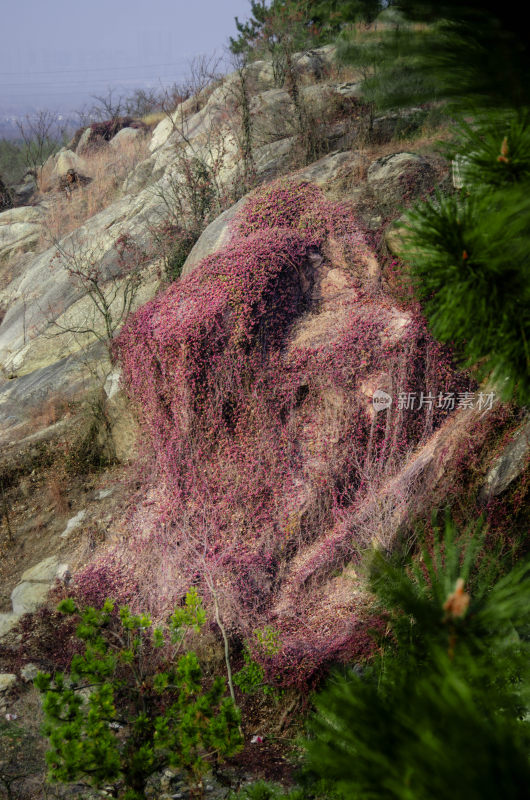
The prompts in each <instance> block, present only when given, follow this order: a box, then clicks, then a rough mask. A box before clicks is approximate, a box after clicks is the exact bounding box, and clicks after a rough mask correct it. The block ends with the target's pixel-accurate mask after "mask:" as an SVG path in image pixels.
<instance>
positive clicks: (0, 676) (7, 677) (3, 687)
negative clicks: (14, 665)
mask: <svg viewBox="0 0 530 800" xmlns="http://www.w3.org/2000/svg"><path fill="white" fill-rule="evenodd" d="M16 682H17V676H16V675H13V674H12V673H11V672H2V673H0V694H3V693H4V692H7V691H8V690H9V689H11V688H12V687H13V686H14V685H15V684H16Z"/></svg>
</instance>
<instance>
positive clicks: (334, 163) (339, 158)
mask: <svg viewBox="0 0 530 800" xmlns="http://www.w3.org/2000/svg"><path fill="white" fill-rule="evenodd" d="M358 158H359V156H358V155H357V154H355V153H353V154H352V153H351V152H343V153H329V155H327V156H324V158H320V159H319V160H318V161H315V162H314V163H313V164H310V165H309V166H308V167H304V169H302V170H299V171H298V172H297V173H296V176H297V177H298V178H302V179H303V180H306V181H311V183H314V184H316V185H317V186H320V187H324V186H327V185H329V184H330V183H332V182H333V181H334V180H336V179H337V178H338V176H339V174H340V172H341V171H342V170H343V169H344V168H345V167H347V166H349V165H351V164H353V163H354V162H355V160H357V159H358Z"/></svg>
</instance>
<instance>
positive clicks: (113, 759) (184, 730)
mask: <svg viewBox="0 0 530 800" xmlns="http://www.w3.org/2000/svg"><path fill="white" fill-rule="evenodd" d="M59 608H60V610H61V611H63V612H64V613H67V614H74V613H79V612H78V611H77V609H76V607H75V604H74V602H73V600H71V599H69V600H66V601H63V602H62V603H61V605H60V606H59ZM204 622H205V613H204V609H203V606H202V602H201V600H200V598H199V597H198V596H197V593H196V592H195V590H191V591H190V592H188V594H187V596H186V604H185V606H184V607H183V608H177V609H176V610H175V612H174V614H173V616H172V617H171V619H170V622H169V633H168V634H165V633H164V632H163V631H162V629H160V628H154V627H153V626H152V622H151V619H150V618H149V617H148V616H147V615H133V614H131V613H130V611H129V609H128V608H127V607H121V608H119V609H115V607H114V603H112V602H111V601H109V600H107V601H106V602H105V604H104V606H103V608H102V609H101V610H100V611H98V610H96V609H95V608H91V607H90V608H87V609H85V610H84V611H83V612H81V613H80V623H79V625H78V627H77V636H78V638H79V639H81V640H82V641H83V642H84V645H85V650H84V653H83V654H82V655H76V656H74V658H73V659H72V664H71V670H70V675H69V676H68V677H66V676H65V675H63V674H62V673H57V674H56V675H55V676H54V678H52V677H51V676H50V675H49V674H43V673H41V674H39V676H38V677H37V679H36V681H35V683H36V685H37V687H38V688H39V690H40V691H41V692H42V693H43V694H44V695H45V698H44V703H43V709H44V714H45V725H44V733H45V734H46V736H48V738H49V740H50V750H49V751H48V753H47V754H46V760H47V763H48V767H49V778H50V780H51V781H53V782H57V781H61V782H70V781H78V780H84V781H85V782H87V783H88V784H91V785H92V786H95V787H99V788H101V787H103V786H105V785H107V784H109V783H112V784H114V785H115V789H116V791H117V792H118V793H119V794H118V796H119V797H123V798H126V800H144V798H145V789H146V783H147V780H148V778H149V776H151V775H152V774H154V773H156V772H158V771H160V770H161V769H163V768H164V767H166V766H168V765H170V766H172V767H175V768H177V769H179V770H182V771H183V772H184V773H185V774H186V776H187V778H188V780H189V782H190V784H192V785H194V784H197V783H198V782H199V781H200V779H201V776H202V774H203V773H204V772H205V771H206V769H207V767H208V761H209V760H210V759H212V758H216V759H222V758H223V757H226V756H230V755H233V754H234V753H236V752H237V751H238V750H239V749H240V746H241V734H240V732H239V712H238V709H237V708H236V707H235V706H234V704H233V702H232V700H231V699H230V698H229V697H227V696H226V687H225V683H224V680H223V679H222V678H220V677H217V678H215V680H214V681H213V684H212V685H211V687H210V688H209V689H206V688H204V686H203V681H202V672H201V667H200V664H199V661H198V659H197V656H196V655H195V653H194V652H191V651H188V652H185V653H182V654H180V650H181V648H182V646H183V644H184V640H185V638H186V635H187V633H188V632H189V631H190V630H191V629H194V630H196V631H199V630H200V628H201V627H202V625H203V624H204ZM168 647H170V648H172V652H173V658H172V660H171V662H168V660H167V648H168ZM177 656H178V657H177Z"/></svg>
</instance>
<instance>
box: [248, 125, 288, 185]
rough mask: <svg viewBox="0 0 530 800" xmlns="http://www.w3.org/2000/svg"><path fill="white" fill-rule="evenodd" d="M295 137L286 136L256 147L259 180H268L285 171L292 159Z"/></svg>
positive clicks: (255, 156)
mask: <svg viewBox="0 0 530 800" xmlns="http://www.w3.org/2000/svg"><path fill="white" fill-rule="evenodd" d="M295 144H296V137H294V136H288V137H286V138H285V139H279V140H278V141H276V142H271V143H270V144H265V145H262V146H261V147H257V148H256V150H255V151H254V154H253V155H254V165H255V167H256V174H257V176H258V177H259V178H260V179H261V180H270V179H271V178H274V177H275V176H276V175H278V174H280V173H282V172H285V170H286V169H287V167H288V166H289V164H290V163H291V160H292V152H293V147H294V145H295Z"/></svg>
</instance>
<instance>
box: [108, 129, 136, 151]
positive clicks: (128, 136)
mask: <svg viewBox="0 0 530 800" xmlns="http://www.w3.org/2000/svg"><path fill="white" fill-rule="evenodd" d="M142 139H143V131H141V130H140V129H139V128H122V129H121V131H118V133H117V134H116V136H113V137H112V139H111V140H110V142H109V147H111V148H112V149H113V150H121V149H123V148H127V147H131V146H134V145H135V144H138V143H139V142H141V140H142Z"/></svg>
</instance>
